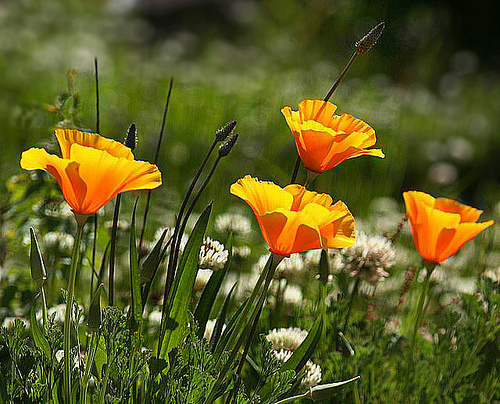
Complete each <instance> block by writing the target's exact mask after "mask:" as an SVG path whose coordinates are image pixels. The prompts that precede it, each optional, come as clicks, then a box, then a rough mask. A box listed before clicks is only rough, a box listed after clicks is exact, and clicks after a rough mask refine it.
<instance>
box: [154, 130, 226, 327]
mask: <svg viewBox="0 0 500 404" xmlns="http://www.w3.org/2000/svg"><path fill="white" fill-rule="evenodd" d="M216 145H217V140H214V142H213V143H212V145H211V146H210V149H209V150H208V152H207V154H206V156H205V158H204V159H203V162H202V163H201V165H200V167H199V168H198V171H197V172H196V174H195V176H194V178H193V179H192V180H191V184H190V185H189V189H188V191H187V192H186V196H185V197H184V200H183V201H182V205H181V208H180V209H179V214H178V215H177V220H176V221H175V228H174V233H173V235H172V241H171V243H170V257H169V259H168V265H167V279H166V281H165V288H164V291H163V304H164V307H165V306H166V300H167V298H168V294H169V292H170V288H171V287H172V282H173V281H174V274H175V266H174V259H175V258H174V256H175V252H176V250H177V249H178V248H179V245H180V237H177V236H178V233H179V227H180V225H181V220H182V215H183V214H184V209H186V205H187V203H188V200H189V198H190V197H191V193H192V192H193V189H194V187H195V185H196V183H197V182H198V179H199V178H200V175H201V172H202V171H203V169H204V168H205V165H206V164H207V161H208V158H209V157H210V155H211V154H212V152H213V151H214V149H215V146H216ZM177 254H178V251H177ZM160 327H161V326H160Z"/></svg>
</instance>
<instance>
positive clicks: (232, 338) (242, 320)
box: [214, 254, 273, 362]
mask: <svg viewBox="0 0 500 404" xmlns="http://www.w3.org/2000/svg"><path fill="white" fill-rule="evenodd" d="M272 257H273V255H272V254H271V255H270V256H269V259H268V260H267V264H266V266H265V267H264V269H263V270H262V272H261V274H260V276H259V279H258V280H257V283H256V284H255V286H254V289H253V291H252V294H251V295H250V297H249V298H248V299H247V300H246V302H245V303H244V304H243V305H242V306H241V307H240V309H239V312H238V314H237V317H236V316H233V319H234V323H233V324H232V326H231V328H229V324H228V327H226V331H227V333H226V332H224V335H223V341H224V340H225V337H226V336H227V338H228V340H227V341H224V342H225V343H224V344H219V346H218V347H217V349H216V350H215V353H214V357H215V359H216V362H217V361H219V359H220V357H221V355H222V351H223V350H224V349H226V348H227V349H228V350H231V349H232V348H233V347H234V346H235V344H236V343H237V341H236V339H237V337H238V334H239V331H241V330H244V329H245V328H246V325H247V324H248V322H249V321H251V317H252V316H253V314H254V313H253V312H251V311H250V309H251V308H252V307H253V305H254V302H255V300H256V299H257V297H258V296H259V293H260V292H262V290H261V288H262V284H263V283H264V280H265V278H266V275H267V273H268V271H269V269H270V266H271V265H272V262H273V258H272ZM253 309H254V311H255V310H257V307H254V308H253ZM228 329H229V330H228ZM233 331H236V332H233Z"/></svg>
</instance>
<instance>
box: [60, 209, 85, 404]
mask: <svg viewBox="0 0 500 404" xmlns="http://www.w3.org/2000/svg"><path fill="white" fill-rule="evenodd" d="M75 217H76V223H77V228H76V236H75V241H74V244H73V252H72V254H71V265H70V270H69V280H68V293H67V295H66V313H65V318H64V392H65V396H66V399H67V400H68V401H67V402H68V403H71V401H72V400H71V363H70V359H71V358H70V356H71V355H70V350H71V312H72V311H73V310H72V309H73V300H74V296H75V280H76V269H77V267H78V262H79V261H80V244H81V242H82V234H83V228H84V225H85V221H86V220H87V218H88V216H87V215H81V214H78V213H75Z"/></svg>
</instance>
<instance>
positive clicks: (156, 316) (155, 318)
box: [148, 307, 161, 327]
mask: <svg viewBox="0 0 500 404" xmlns="http://www.w3.org/2000/svg"><path fill="white" fill-rule="evenodd" d="M148 320H149V325H151V326H153V327H160V323H161V309H159V308H157V307H155V308H154V309H153V310H151V313H149V316H148Z"/></svg>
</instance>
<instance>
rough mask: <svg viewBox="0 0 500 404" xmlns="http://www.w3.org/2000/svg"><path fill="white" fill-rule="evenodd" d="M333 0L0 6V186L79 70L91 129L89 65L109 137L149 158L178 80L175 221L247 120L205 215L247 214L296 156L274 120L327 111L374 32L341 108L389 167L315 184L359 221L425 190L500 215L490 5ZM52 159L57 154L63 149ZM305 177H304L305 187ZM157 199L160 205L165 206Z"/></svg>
mask: <svg viewBox="0 0 500 404" xmlns="http://www.w3.org/2000/svg"><path fill="white" fill-rule="evenodd" d="M465 6H466V5H465V3H464V2H460V1H459V2H449V3H448V2H446V3H443V2H438V1H423V2H388V1H381V2H372V1H367V0H364V1H361V0H353V1H343V0H338V1H333V0H310V1H309V0H261V1H257V0H235V1H218V0H148V1H140V0H110V1H101V0H89V1H81V0H66V1H59V0H44V1H43V2H41V1H37V0H10V1H9V0H6V1H2V2H0V124H1V134H0V148H1V150H2V158H1V159H0V179H1V181H0V184H1V185H0V187H1V188H0V189H1V193H2V194H5V191H6V189H7V188H6V181H7V179H8V178H9V177H10V176H11V175H14V174H20V173H21V172H22V170H21V168H20V167H19V159H20V154H21V152H22V151H23V150H26V149H28V148H29V147H33V146H44V147H46V146H48V147H54V137H53V129H54V126H55V125H56V124H57V123H58V122H59V121H60V120H61V118H62V117H64V118H67V115H68V114H71V111H70V110H67V109H66V110H65V111H62V115H61V114H59V115H58V114H57V113H54V111H51V109H53V107H51V105H52V106H53V105H54V104H55V103H56V100H57V98H58V97H59V96H60V94H61V93H63V92H64V91H65V90H66V89H67V84H66V78H67V75H68V72H70V71H71V70H73V69H74V71H75V77H74V84H73V88H74V92H75V93H77V94H78V96H79V101H80V103H79V105H78V107H79V112H80V113H79V118H80V126H81V127H82V128H86V129H95V125H96V118H95V115H96V112H95V84H94V70H93V69H94V57H97V58H98V62H99V78H100V98H101V104H100V105H101V108H100V118H101V122H100V128H101V133H102V134H103V135H105V136H108V137H112V138H115V139H120V140H121V139H122V138H123V137H124V136H125V133H126V130H127V128H128V126H129V125H130V123H132V122H134V123H136V125H137V127H138V132H139V144H138V148H137V153H136V154H137V155H138V157H139V158H141V159H147V160H152V159H153V156H154V147H155V143H156V139H157V136H158V132H159V129H160V125H161V117H162V110H163V106H164V102H165V97H166V93H167V88H168V82H169V80H170V77H174V79H175V84H174V90H173V95H172V102H171V108H170V111H169V113H168V121H167V125H166V133H165V139H164V144H163V148H162V151H161V156H160V162H159V166H160V169H161V170H162V173H163V178H164V185H163V186H162V188H161V190H160V191H158V192H160V193H161V197H155V204H156V205H157V206H159V207H160V208H165V209H167V210H172V209H176V208H177V207H178V205H179V200H180V198H181V195H182V194H183V192H184V191H185V189H186V188H187V185H188V179H190V178H191V177H192V175H193V174H194V172H195V170H196V168H197V166H198V164H199V162H200V160H201V158H202V156H203V154H204V153H205V150H206V149H207V148H208V147H209V145H210V143H211V142H212V139H213V135H214V131H215V130H216V129H217V128H218V127H220V126H221V125H223V124H224V123H225V122H226V121H228V120H231V119H235V120H237V121H238V126H237V131H238V132H239V133H240V134H241V136H240V139H239V141H238V144H237V146H236V148H235V149H234V150H233V152H232V153H231V155H230V156H229V157H228V158H227V159H225V160H224V161H223V163H222V164H221V165H220V168H219V171H218V174H217V175H218V177H217V179H216V181H213V182H212V184H211V186H210V187H209V190H208V192H207V193H206V195H205V196H204V200H203V201H202V203H200V205H199V206H200V209H201V206H203V204H204V203H206V202H207V201H208V200H210V199H216V204H215V206H214V209H215V212H221V211H224V210H225V209H227V208H228V207H230V206H232V205H236V206H241V202H240V201H239V200H237V199H236V198H235V197H233V196H232V195H230V194H229V192H228V189H229V186H230V184H231V183H233V182H234V181H235V180H236V179H238V178H240V177H242V176H244V175H245V174H251V175H253V176H257V177H259V178H261V179H266V180H273V181H275V182H277V183H279V184H280V185H286V184H287V183H288V181H289V178H290V175H291V171H292V168H293V164H294V161H295V158H296V152H295V147H294V143H293V137H292V135H291V133H290V131H289V129H288V127H287V125H286V123H285V121H284V119H283V117H282V115H281V113H280V109H281V108H282V107H283V106H287V105H288V106H290V107H292V109H296V108H297V104H298V103H299V102H300V101H301V100H303V99H321V98H323V97H324V95H325V94H326V92H327V91H328V89H329V88H330V86H331V84H332V83H333V81H334V80H335V79H336V77H337V75H338V74H339V72H340V71H341V69H342V68H343V66H344V64H345V63H346V62H347V60H348V58H349V57H350V55H351V53H352V51H353V45H354V43H355V42H356V40H358V39H359V38H360V37H362V36H363V35H364V34H365V33H366V32H368V31H369V29H370V28H372V27H373V26H374V25H376V24H377V23H378V22H379V21H385V22H386V24H387V25H386V30H385V32H384V34H383V36H382V38H381V39H380V41H379V43H378V44H377V45H376V46H375V48H374V49H373V50H372V51H370V52H369V53H367V54H365V55H362V56H361V57H359V58H358V60H357V62H356V63H355V65H354V66H353V68H352V69H351V71H350V72H349V74H348V76H347V78H346V79H345V80H344V82H343V83H342V84H341V86H340V87H339V89H338V90H337V92H336V93H335V94H334V96H333V98H332V101H333V102H334V103H335V104H337V105H338V107H339V108H338V112H339V113H351V114H353V115H354V116H356V117H358V118H360V119H363V120H365V121H366V122H368V123H369V124H370V125H371V126H373V127H374V129H375V131H376V133H377V137H378V140H377V145H376V147H381V148H382V149H383V150H384V152H385V153H386V156H387V157H386V158H385V159H384V160H381V159H376V158H370V157H367V158H360V159H354V160H351V161H347V162H344V163H342V164H341V165H340V166H339V167H337V168H336V169H335V170H333V171H330V172H328V173H326V174H324V175H323V176H321V177H320V178H319V179H318V180H317V181H316V183H315V187H316V189H317V190H319V191H323V192H329V193H330V194H332V196H333V197H334V199H342V200H344V201H345V202H346V203H347V204H348V206H349V207H350V209H351V210H352V211H353V213H354V214H355V216H361V217H362V216H366V215H368V212H369V209H370V202H371V201H372V200H373V198H375V197H377V196H388V197H392V198H395V199H396V200H397V201H398V202H400V203H401V202H402V197H401V192H402V191H403V190H406V189H418V190H422V191H425V192H428V193H431V194H433V195H434V196H447V197H451V198H456V199H459V200H462V201H463V202H466V203H468V204H472V205H473V206H476V207H478V208H481V209H484V210H485V211H486V214H485V217H494V216H495V209H496V208H495V207H496V206H497V203H498V201H499V199H500V198H499V195H500V188H499V180H500V169H499V168H498V155H500V136H499V119H498V116H500V101H499V100H500V83H499V66H500V56H499V50H500V46H498V37H499V35H498V24H497V23H496V20H495V15H497V13H496V9H495V5H494V3H493V2H480V3H478V4H476V5H475V6H474V7H472V8H471V7H468V6H467V7H465ZM53 150H54V151H56V150H57V149H56V148H54V149H53ZM301 178H302V179H303V178H304V172H303V171H301V174H300V176H299V179H301ZM156 195H158V194H156Z"/></svg>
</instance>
